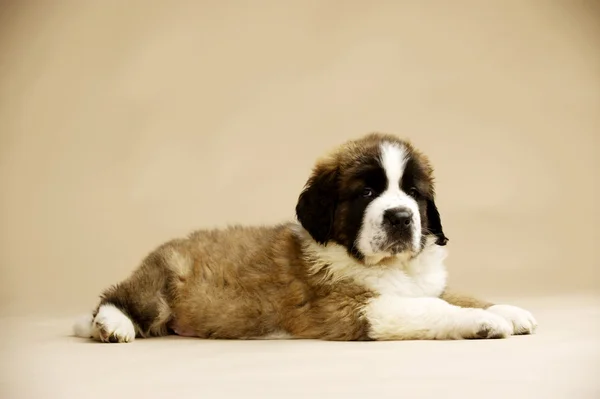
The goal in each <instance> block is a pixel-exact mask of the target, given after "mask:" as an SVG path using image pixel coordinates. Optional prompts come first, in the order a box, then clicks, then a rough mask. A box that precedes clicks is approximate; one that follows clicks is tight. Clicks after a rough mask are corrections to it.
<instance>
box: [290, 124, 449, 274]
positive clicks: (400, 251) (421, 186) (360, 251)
mask: <svg viewBox="0 0 600 399" xmlns="http://www.w3.org/2000/svg"><path fill="white" fill-rule="evenodd" d="M432 172H433V171H432V168H431V166H430V164H429V162H428V160H427V158H426V157H425V156H424V155H423V154H421V153H420V152H418V151H417V150H416V149H414V148H413V147H412V146H411V145H410V143H408V142H406V141H403V140H400V139H398V138H397V137H395V136H392V135H386V134H377V133H374V134H370V135H368V136H366V137H363V138H362V139H359V140H354V141H350V142H348V143H346V144H344V145H343V146H341V147H340V148H339V149H338V150H336V151H335V152H333V153H332V154H330V155H329V156H328V157H326V158H324V159H322V160H320V161H319V162H318V163H317V165H316V166H315V168H314V170H313V174H312V175H311V177H310V178H309V180H308V182H307V184H306V186H305V188H304V190H303V192H302V193H301V194H300V198H299V200H298V204H297V206H296V214H297V216H298V220H299V221H300V223H301V224H302V226H303V227H304V228H305V229H306V230H307V231H308V232H309V233H310V235H311V236H312V238H313V239H314V240H315V241H317V242H318V243H319V244H326V243H329V242H334V243H337V244H339V245H343V246H344V247H346V249H347V251H348V253H349V254H350V255H351V256H353V257H355V258H357V259H359V260H363V261H366V262H367V263H377V262H379V261H380V260H382V259H384V258H389V257H392V256H398V255H408V256H411V257H412V256H415V255H417V254H418V253H419V252H420V251H421V250H422V249H423V247H424V245H425V243H426V241H427V238H428V237H433V238H435V243H436V244H437V245H445V244H446V242H447V241H448V239H447V238H446V236H445V235H444V232H443V230H442V223H441V219H440V215H439V212H438V210H437V208H436V205H435V202H434V185H433V176H432Z"/></svg>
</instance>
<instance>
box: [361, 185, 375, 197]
mask: <svg viewBox="0 0 600 399" xmlns="http://www.w3.org/2000/svg"><path fill="white" fill-rule="evenodd" d="M373 194H374V193H373V189H372V188H370V187H365V188H364V189H363V191H362V196H363V197H365V198H371V197H372V196H373Z"/></svg>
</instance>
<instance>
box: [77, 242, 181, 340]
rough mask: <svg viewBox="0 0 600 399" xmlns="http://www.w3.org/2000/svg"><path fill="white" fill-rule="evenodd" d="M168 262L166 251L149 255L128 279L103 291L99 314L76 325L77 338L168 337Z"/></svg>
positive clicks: (132, 338)
mask: <svg viewBox="0 0 600 399" xmlns="http://www.w3.org/2000/svg"><path fill="white" fill-rule="evenodd" d="M167 262H168V258H166V257H165V256H164V251H162V252H161V251H157V252H154V253H152V254H151V255H149V256H148V257H147V258H146V259H145V260H144V262H143V263H142V265H141V266H140V267H139V268H138V269H137V270H135V271H134V272H133V274H132V275H131V276H130V277H129V278H128V279H126V280H125V281H123V282H121V283H119V284H117V285H115V286H113V287H110V288H109V289H107V290H106V291H104V293H103V294H102V296H101V300H100V304H99V305H98V307H97V308H96V311H95V312H94V313H93V314H92V315H90V316H88V317H87V318H86V319H82V320H80V321H79V322H78V323H77V324H76V325H75V328H74V330H75V334H76V335H78V336H81V337H84V336H85V337H89V338H94V339H95V340H98V341H102V342H131V341H133V340H134V339H135V337H136V336H137V337H151V336H160V335H166V334H167V333H168V329H167V322H168V321H169V319H170V318H171V308H170V306H169V292H170V290H169V284H170V283H169V281H170V275H172V273H171V272H170V268H169V267H168V265H167Z"/></svg>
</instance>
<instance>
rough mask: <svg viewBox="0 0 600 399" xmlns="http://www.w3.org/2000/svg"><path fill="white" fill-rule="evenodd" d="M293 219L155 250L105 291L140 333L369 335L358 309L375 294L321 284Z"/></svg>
mask: <svg viewBox="0 0 600 399" xmlns="http://www.w3.org/2000/svg"><path fill="white" fill-rule="evenodd" d="M294 228H295V226H293V225H292V224H286V225H280V226H276V227H272V228H269V227H262V228H260V227H259V228H257V227H230V228H228V229H223V230H212V231H197V232H195V233H193V234H191V235H190V236H189V237H188V238H187V239H183V240H175V241H171V242H169V243H167V244H165V245H163V246H161V247H160V248H158V249H157V250H156V251H155V252H153V253H152V254H150V255H149V256H148V257H147V258H146V259H145V260H144V262H143V263H142V265H141V267H140V268H138V269H137V270H136V271H135V272H134V273H133V274H132V275H131V276H130V277H129V278H128V279H127V280H125V281H124V282H122V283H120V284H118V285H116V286H114V287H112V288H110V289H109V290H107V291H106V292H105V293H104V294H103V299H102V301H101V304H103V303H113V304H115V305H117V307H119V308H120V309H121V310H123V311H124V313H126V314H127V315H128V316H129V317H130V318H131V319H132V320H133V321H134V323H135V326H136V330H137V331H136V332H137V334H139V335H140V336H142V337H149V336H157V335H165V334H167V333H168V331H169V329H172V330H174V331H176V332H178V333H179V334H181V335H193V336H199V337H202V338H224V339H227V338H254V337H261V336H265V335H268V334H272V333H280V332H286V333H289V334H291V335H293V336H294V337H296V338H321V339H329V340H366V339H368V336H367V331H368V326H367V324H366V321H365V320H364V319H363V317H362V316H361V314H360V309H361V308H362V307H363V306H364V304H365V301H366V300H367V299H368V298H369V296H370V294H369V293H368V292H366V291H365V290H364V289H363V288H360V287H358V286H356V285H354V284H350V283H341V284H336V285H334V286H332V285H328V284H324V283H322V282H321V281H322V278H320V276H319V275H309V274H307V270H308V267H307V262H309V260H307V259H306V258H305V257H304V256H303V254H302V250H301V243H300V238H299V236H298V235H297V234H296V233H295V232H294V231H293V229H294Z"/></svg>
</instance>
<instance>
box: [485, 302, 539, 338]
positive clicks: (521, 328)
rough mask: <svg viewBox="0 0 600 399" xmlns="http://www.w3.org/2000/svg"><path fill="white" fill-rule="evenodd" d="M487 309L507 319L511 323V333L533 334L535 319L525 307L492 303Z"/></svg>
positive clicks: (535, 324)
mask: <svg viewBox="0 0 600 399" xmlns="http://www.w3.org/2000/svg"><path fill="white" fill-rule="evenodd" d="M487 311H488V312H491V313H494V314H497V315H498V316H501V317H503V318H504V319H505V320H507V321H508V322H509V323H510V324H511V325H512V329H511V330H512V331H511V333H512V334H513V335H523V334H533V333H534V332H535V329H536V328H537V321H536V320H535V318H534V317H533V315H532V314H531V313H529V312H528V311H527V310H525V309H521V308H519V307H516V306H511V305H493V306H490V307H489V308H488V309H487Z"/></svg>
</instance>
